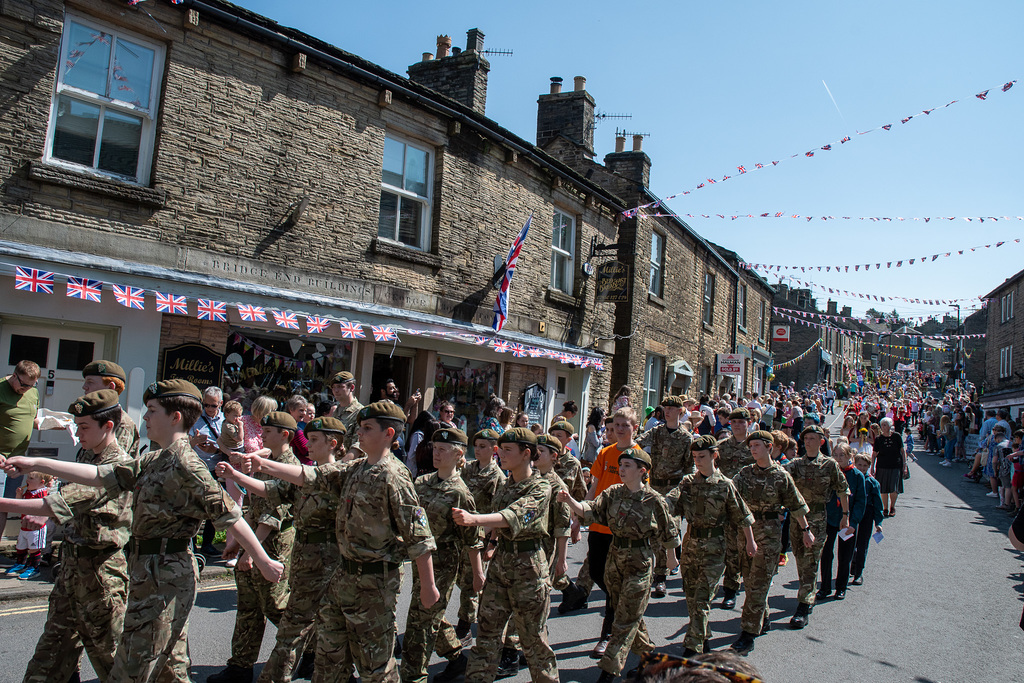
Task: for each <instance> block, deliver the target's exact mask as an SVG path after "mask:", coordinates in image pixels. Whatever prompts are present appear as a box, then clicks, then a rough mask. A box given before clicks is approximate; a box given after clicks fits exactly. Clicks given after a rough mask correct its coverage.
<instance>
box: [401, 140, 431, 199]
mask: <svg viewBox="0 0 1024 683" xmlns="http://www.w3.org/2000/svg"><path fill="white" fill-rule="evenodd" d="M427 156H428V155H427V153H426V152H424V151H423V150H421V149H416V148H415V147H409V146H408V145H406V147H405V189H407V190H408V191H409V192H415V193H416V194H418V195H419V196H421V197H426V196H427Z"/></svg>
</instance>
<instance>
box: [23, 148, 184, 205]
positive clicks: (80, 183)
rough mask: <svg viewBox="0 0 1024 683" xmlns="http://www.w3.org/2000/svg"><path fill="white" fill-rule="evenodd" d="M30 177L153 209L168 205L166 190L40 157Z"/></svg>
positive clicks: (34, 164)
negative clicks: (63, 164)
mask: <svg viewBox="0 0 1024 683" xmlns="http://www.w3.org/2000/svg"><path fill="white" fill-rule="evenodd" d="M28 177H29V178H30V179H32V180H35V181H38V182H40V183H47V184H50V185H60V186H61V187H70V188H72V189H74V190H84V191H86V192H92V193H95V194H101V195H103V196H105V197H110V198H112V199H119V200H121V201H125V202H134V203H136V204H141V205H142V206H146V207H149V208H151V209H163V208H165V207H166V206H167V193H166V192H164V191H163V190H154V189H153V188H151V187H142V186H141V185H132V184H131V183H126V182H124V181H121V180H114V179H113V178H102V177H99V176H94V175H92V174H89V173H84V172H78V171H72V170H69V169H66V168H61V167H60V166H54V165H52V164H47V163H44V162H42V161H38V160H36V161H31V162H29V166H28Z"/></svg>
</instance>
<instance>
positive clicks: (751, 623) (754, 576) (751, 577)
mask: <svg viewBox="0 0 1024 683" xmlns="http://www.w3.org/2000/svg"><path fill="white" fill-rule="evenodd" d="M753 532H754V540H755V541H756V542H757V554H756V555H754V556H753V557H747V554H746V552H744V553H743V587H744V590H745V591H746V597H744V599H743V615H742V616H741V617H740V628H742V629H743V630H744V631H746V632H747V633H750V634H751V635H755V636H756V635H759V634H760V633H761V627H762V626H763V625H764V621H765V619H767V617H768V592H769V591H770V590H771V587H772V581H773V580H774V579H775V574H776V573H778V571H779V555H780V554H782V523H781V522H779V521H778V519H777V518H776V519H773V520H770V521H764V522H754V526H753ZM744 543H746V540H745V539H744ZM800 544H801V545H803V542H802V541H801V542H800Z"/></svg>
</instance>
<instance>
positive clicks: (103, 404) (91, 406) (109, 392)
mask: <svg viewBox="0 0 1024 683" xmlns="http://www.w3.org/2000/svg"><path fill="white" fill-rule="evenodd" d="M114 406H118V407H120V406H119V404H118V402H117V392H116V391H114V390H113V389H100V390H99V391H93V392H90V393H88V394H86V395H85V396H79V397H78V398H77V399H75V402H74V403H72V404H71V405H70V406H68V412H69V413H71V414H72V415H74V416H75V417H85V416H86V415H93V414H95V413H98V412H100V411H102V410H108V409H109V408H113V407H114Z"/></svg>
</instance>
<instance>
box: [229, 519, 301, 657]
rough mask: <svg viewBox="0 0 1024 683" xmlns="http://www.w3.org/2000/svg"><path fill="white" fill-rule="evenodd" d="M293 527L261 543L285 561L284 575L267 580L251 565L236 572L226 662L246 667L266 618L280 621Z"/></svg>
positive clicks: (256, 652) (255, 654)
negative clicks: (233, 611) (229, 641)
mask: <svg viewBox="0 0 1024 683" xmlns="http://www.w3.org/2000/svg"><path fill="white" fill-rule="evenodd" d="M294 540H295V529H294V528H292V529H286V530H285V531H282V532H278V533H275V534H274V535H273V536H272V537H271V538H269V539H267V540H266V541H264V542H263V547H264V548H265V549H266V551H267V555H269V556H270V558H271V559H274V560H278V561H280V562H282V563H284V574H282V575H281V580H280V581H278V582H277V583H274V582H271V581H267V580H266V579H265V578H263V574H261V573H260V571H259V570H258V569H256V567H255V566H254V567H253V568H252V569H250V570H248V571H244V572H242V571H236V572H235V586H236V587H237V589H238V602H237V606H236V607H235V630H234V633H232V634H231V657H230V658H229V659H228V664H229V665H232V664H233V665H234V666H238V667H241V668H243V669H248V668H250V667H252V666H253V665H254V664H255V663H256V660H257V658H259V656H260V645H261V644H262V643H263V632H264V631H265V630H266V628H267V620H268V619H269V620H270V623H272V624H273V625H274V626H278V625H280V623H281V617H282V615H284V608H285V607H286V606H287V605H288V574H289V570H290V567H289V564H290V562H291V551H292V545H293V542H294Z"/></svg>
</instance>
